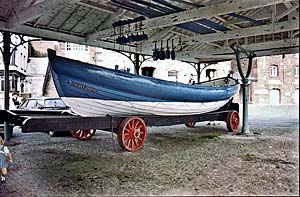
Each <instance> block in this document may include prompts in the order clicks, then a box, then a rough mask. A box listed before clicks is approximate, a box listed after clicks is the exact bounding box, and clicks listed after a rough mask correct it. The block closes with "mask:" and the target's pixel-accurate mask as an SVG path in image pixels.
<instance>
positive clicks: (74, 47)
mask: <svg viewBox="0 0 300 197" xmlns="http://www.w3.org/2000/svg"><path fill="white" fill-rule="evenodd" d="M66 45H67V47H66V48H67V51H88V46H84V45H80V44H74V43H69V42H67V44H66Z"/></svg>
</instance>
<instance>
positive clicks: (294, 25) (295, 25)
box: [143, 20, 299, 51]
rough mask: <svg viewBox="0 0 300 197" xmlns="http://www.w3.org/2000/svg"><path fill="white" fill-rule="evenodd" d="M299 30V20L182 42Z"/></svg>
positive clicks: (196, 37) (208, 35) (199, 41)
mask: <svg viewBox="0 0 300 197" xmlns="http://www.w3.org/2000/svg"><path fill="white" fill-rule="evenodd" d="M298 29H299V20H291V21H284V22H278V23H274V24H268V25H260V26H254V27H249V28H244V29H236V30H231V31H226V32H218V33H212V34H206V35H199V36H193V37H189V38H182V42H183V43H185V44H188V45H192V44H199V43H208V42H215V41H221V40H228V39H237V38H243V37H248V36H253V35H263V34H271V33H279V32H285V31H291V30H298ZM148 47H149V46H145V47H144V49H143V50H144V51H147V50H149V49H148Z"/></svg>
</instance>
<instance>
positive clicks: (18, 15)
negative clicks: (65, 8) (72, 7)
mask: <svg viewBox="0 0 300 197" xmlns="http://www.w3.org/2000/svg"><path fill="white" fill-rule="evenodd" d="M79 1H80V0H51V1H48V0H45V1H42V2H41V3H38V4H37V5H34V6H32V7H30V8H26V9H24V10H21V11H16V12H15V13H14V14H12V15H11V16H10V17H9V18H8V19H7V21H6V24H5V26H6V28H8V29H10V28H12V27H13V26H17V25H20V24H24V23H26V22H28V21H32V20H34V19H36V18H38V17H40V16H42V15H44V14H45V13H47V12H49V11H51V10H52V9H54V8H56V7H58V6H61V5H63V4H66V3H76V2H79Z"/></svg>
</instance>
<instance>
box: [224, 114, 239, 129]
mask: <svg viewBox="0 0 300 197" xmlns="http://www.w3.org/2000/svg"><path fill="white" fill-rule="evenodd" d="M226 126H227V129H228V131H230V132H236V131H237V130H238V129H239V126H240V116H239V113H238V112H237V111H232V112H229V113H228V114H227V117H226Z"/></svg>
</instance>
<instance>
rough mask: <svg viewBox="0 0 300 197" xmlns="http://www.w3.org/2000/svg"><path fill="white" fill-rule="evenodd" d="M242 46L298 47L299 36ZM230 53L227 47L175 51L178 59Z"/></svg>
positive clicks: (260, 47) (264, 48) (258, 48)
mask: <svg viewBox="0 0 300 197" xmlns="http://www.w3.org/2000/svg"><path fill="white" fill-rule="evenodd" d="M242 47H244V48H246V49H249V50H252V51H263V50H264V51H265V50H272V49H280V48H294V47H299V38H293V39H288V40H278V41H270V42H262V43H255V44H249V45H242ZM231 53H233V51H232V49H230V48H229V47H222V48H219V49H209V50H197V51H195V50H193V51H185V52H177V53H176V56H177V57H178V58H180V59H181V58H182V59H185V58H193V57H194V58H196V57H201V58H203V57H207V56H212V55H225V54H231Z"/></svg>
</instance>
